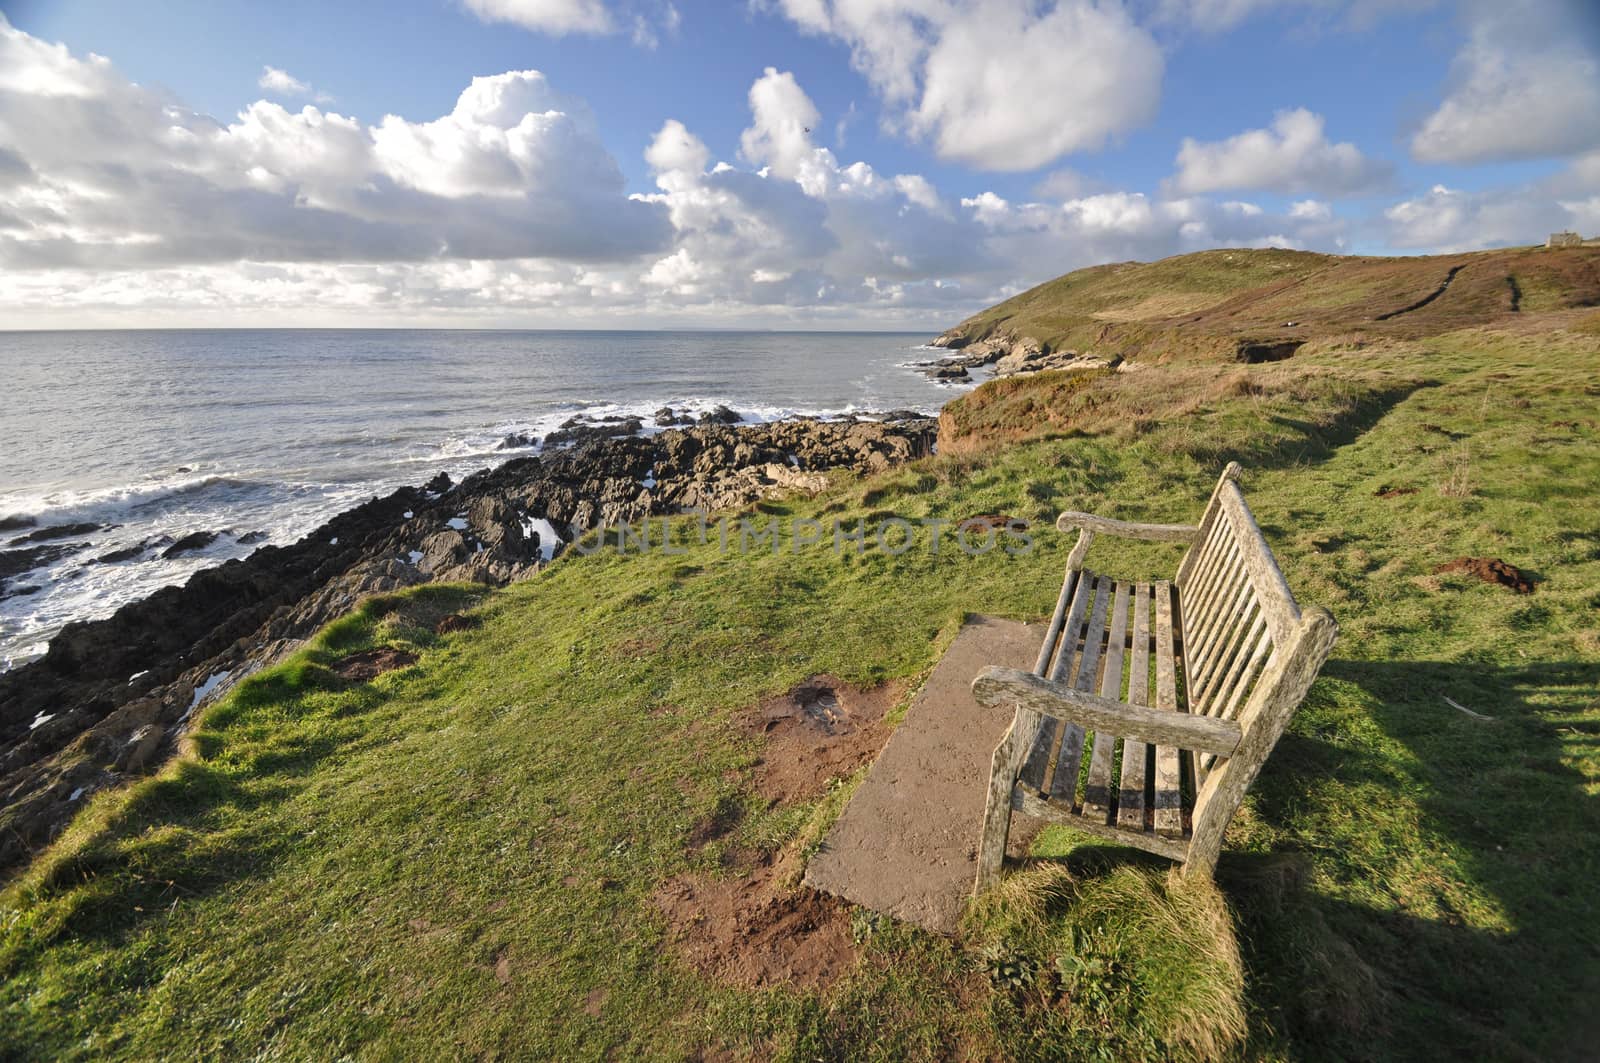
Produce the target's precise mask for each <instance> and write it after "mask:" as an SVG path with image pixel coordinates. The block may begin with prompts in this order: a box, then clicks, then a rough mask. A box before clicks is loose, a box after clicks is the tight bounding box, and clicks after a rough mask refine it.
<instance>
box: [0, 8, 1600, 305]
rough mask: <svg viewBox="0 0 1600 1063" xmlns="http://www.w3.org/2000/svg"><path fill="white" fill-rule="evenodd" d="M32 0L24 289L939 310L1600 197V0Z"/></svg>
mask: <svg viewBox="0 0 1600 1063" xmlns="http://www.w3.org/2000/svg"><path fill="white" fill-rule="evenodd" d="M0 10H3V11H4V15H5V18H6V19H7V20H8V23H9V25H7V26H6V27H5V43H4V48H5V50H6V54H4V55H0V63H5V64H8V65H10V66H11V68H12V70H13V71H14V73H13V75H12V76H11V77H10V78H9V79H7V78H5V77H4V76H0V173H3V172H4V169H5V167H4V160H5V159H6V158H8V157H13V156H14V157H16V158H18V159H20V160H22V162H21V163H19V164H17V165H15V166H14V167H13V168H14V169H15V170H16V171H17V172H18V173H24V174H26V175H28V176H27V177H26V178H23V179H19V180H17V181H13V182H12V184H11V185H10V186H9V191H8V187H7V186H6V185H4V184H0V306H4V307H5V309H0V327H7V326H9V327H32V326H35V325H48V326H52V327H55V326H61V325H68V324H75V323H82V324H93V325H103V324H110V325H115V324H136V323H154V324H213V323H224V324H226V323H239V324H285V325H288V324H376V323H390V322H393V323H401V324H411V323H416V324H424V323H426V324H494V325H517V324H527V325H577V326H583V325H596V326H603V325H605V324H612V323H628V324H640V325H645V326H649V325H672V324H685V325H699V324H719V323H728V324H761V325H785V326H797V327H806V326H808V325H815V326H817V327H828V326H832V325H841V326H843V325H848V326H863V325H864V326H868V327H872V326H879V327H903V326H908V325H909V326H913V327H923V326H924V325H926V326H927V327H937V326H938V325H939V324H941V323H944V322H947V321H949V320H952V319H954V318H958V317H959V316H961V315H962V314H964V313H965V312H968V311H970V310H973V309H976V308H978V307H980V306H982V305H985V304H986V303H988V302H990V301H992V300H994V299H996V298H1001V297H1004V296H1005V295H1007V294H1010V293H1011V292H1014V291H1016V290H1020V289H1021V288H1023V287H1026V286H1027V285H1029V284H1032V283H1036V282H1038V281H1039V280H1043V279H1046V278H1048V277H1049V276H1053V275H1055V274H1056V273H1059V272H1063V271H1065V270H1066V269H1070V268H1076V267H1078V266H1081V265H1087V264H1091V263H1094V262H1098V261H1106V260H1113V259H1122V258H1132V257H1137V258H1150V257H1160V256H1161V255H1163V254H1172V253H1179V252H1183V251H1189V250H1197V249H1199V248H1200V247H1201V246H1212V245H1218V244H1236V245H1240V246H1252V245H1253V246H1262V245H1278V246H1292V247H1302V248H1306V249H1313V250H1326V251H1341V252H1358V253H1425V252H1432V251H1444V250H1458V249H1465V248H1474V247H1485V246H1496V245H1503V244H1515V243H1531V242H1535V241H1538V240H1541V239H1542V238H1543V236H1544V235H1545V233H1546V232H1547V231H1548V230H1549V229H1552V228H1563V227H1568V226H1574V227H1579V228H1586V229H1590V230H1593V229H1596V228H1600V154H1597V151H1600V60H1597V57H1600V7H1597V5H1594V4H1591V3H1589V2H1587V0H1506V2H1503V3H1502V2H1497V3H1489V2H1487V0H1458V2H1452V0H1392V2H1387V3H1384V2H1379V0H1192V2H1183V0H1130V2H1128V3H1117V2H1115V0H1057V2H1044V3H1034V2H1027V0H991V2H990V3H988V4H980V5H974V4H968V5H962V4H954V3H947V2H943V0H763V2H760V3H756V4H751V5H745V4H706V3H693V2H687V0H675V2H674V3H668V2H667V0H637V2H635V0H428V2H422V3H409V4H408V3H399V2H397V3H392V4H382V5H379V4H354V3H351V4H335V5H327V4H311V3H299V2H279V3H276V4H273V5H261V4H245V3H232V2H224V0H212V2H210V3H192V2H168V3H165V4H162V5H131V4H126V3H111V2H102V0H55V2H50V3H42V2H28V0H24V2H21V3H10V4H5V5H3V7H0ZM91 54H94V55H99V56H103V57H105V58H106V60H109V65H108V64H106V63H100V62H97V61H95V60H92V59H91V58H90V56H91ZM269 68H270V69H269ZM274 70H275V71H278V72H279V73H278V74H276V75H274V74H271V71H274ZM523 71H537V72H539V73H538V75H530V76H523V77H513V78H512V79H511V80H505V79H506V78H507V77H508V76H509V75H513V74H515V72H523ZM497 77H498V78H501V79H502V80H500V81H495V82H486V83H484V84H485V88H484V92H483V94H480V95H479V96H477V97H475V100H476V102H475V103H473V104H472V105H471V107H468V108H467V109H466V110H463V107H462V106H460V105H458V100H466V97H464V96H463V92H464V90H466V89H467V87H468V86H469V85H470V84H472V83H473V79H474V78H491V79H492V78H497ZM62 79H65V81H67V82H71V83H73V84H74V85H75V86H76V87H74V88H73V89H72V90H71V91H70V92H69V91H66V90H62V89H59V87H52V86H54V85H56V84H57V82H58V81H60V80H62ZM491 96H492V97H493V101H490V100H489V97H491ZM758 97H759V99H760V101H761V103H760V104H759V105H758ZM63 100H69V101H70V103H66V102H63ZM494 101H498V102H494ZM506 101H510V102H509V103H507V102H506ZM472 107H476V108H477V110H475V111H474V110H472ZM508 107H509V108H510V109H509V110H508V109H507V108H508ZM63 108H67V110H65V111H64V110H62V109H63ZM168 108H173V109H175V110H176V111H182V112H184V113H185V117H184V118H183V119H182V120H181V121H180V122H178V123H177V124H179V125H182V126H184V127H185V129H186V132H185V133H184V134H183V137H182V144H181V145H175V143H174V141H173V139H172V134H170V132H169V131H164V126H165V125H166V124H167V123H168V122H169V120H170V115H168V117H166V118H163V117H161V116H162V115H164V114H168V111H167V109H168ZM308 108H309V109H310V113H309V115H308V111H307V109H308ZM1534 108H1536V109H1537V113H1536V114H1534V113H1533V109H1534ZM469 111H470V112H471V113H468V112H469ZM525 113H533V114H538V115H549V114H556V115H559V116H560V117H559V120H541V122H540V123H539V128H538V129H537V130H534V131H532V132H524V133H523V134H514V133H512V134H508V132H507V131H508V130H511V129H514V128H515V127H516V126H517V124H518V120H520V119H521V118H522V116H523V114H525ZM452 114H453V115H454V116H455V117H454V118H452V119H450V128H449V129H444V128H442V127H436V126H429V123H435V122H437V121H438V120H440V119H441V118H444V117H445V116H451V115H452ZM335 115H336V116H340V117H339V119H338V120H337V121H335V120H332V119H330V118H329V117H328V116H335ZM389 115H392V116H397V119H396V121H395V122H393V123H391V124H390V125H389V127H388V128H389V134H388V135H387V136H385V135H381V134H379V133H378V132H377V130H378V129H379V127H380V126H384V125H385V116H389ZM401 120H403V121H401ZM669 122H677V123H681V130H682V134H681V137H680V136H679V134H678V133H677V132H676V131H675V129H676V128H677V127H669V126H668V125H667V123H669ZM104 123H110V124H111V125H113V126H114V127H115V128H116V129H117V130H118V132H117V133H116V134H114V135H112V136H109V137H108V136H106V135H104V134H103V133H102V134H101V135H98V136H91V135H90V131H91V130H95V129H102V128H103V127H104V125H103V124H104ZM52 130H54V131H56V132H52ZM61 130H66V131H67V132H66V133H65V134H64V135H58V134H59V131H61ZM74 130H77V131H80V132H81V133H82V137H81V139H75V138H74V136H73V135H72V134H73V131H74ZM120 137H125V138H126V141H127V142H126V143H118V142H117V140H118V138H120ZM519 137H520V139H519ZM529 137H532V138H534V139H532V140H529V139H528V138H529ZM663 138H664V139H663ZM674 138H677V139H678V140H682V141H683V143H684V144H687V145H688V147H687V149H686V150H685V151H678V152H672V151H666V149H665V147H664V146H663V147H662V150H661V151H658V152H656V153H655V154H654V155H653V156H652V155H651V150H652V145H657V146H662V145H665V144H666V141H673V142H674V143H676V142H677V140H674ZM463 144H466V145H470V146H471V152H472V158H470V159H467V160H466V161H465V162H464V161H463V159H462V145H463ZM1186 144H1187V145H1189V147H1188V148H1187V149H1186V147H1185V145H1186ZM486 145H488V146H486ZM664 159H668V160H669V161H670V165H669V164H668V163H667V162H663V160H664ZM332 160H336V162H335V161H332ZM852 166H855V167H856V168H855V169H852ZM863 166H864V167H865V168H863ZM718 167H723V169H722V170H721V171H719V169H718ZM130 175H132V178H133V179H132V180H130V179H129V178H130ZM8 195H9V196H10V198H9V199H8V198H7V196H8ZM74 197H81V198H80V199H75V198H74ZM108 201H109V202H108ZM117 204H120V205H121V206H122V212H121V215H120V216H119V214H118V211H117V210H116V209H115V206H116V205H117ZM197 204H198V205H197ZM74 207H76V209H73V208H74ZM8 219H9V221H10V224H9V225H8V224H7V221H8ZM208 234H209V236H210V238H208ZM7 296H9V298H5V297H7Z"/></svg>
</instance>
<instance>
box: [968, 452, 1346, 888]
mask: <svg viewBox="0 0 1600 1063" xmlns="http://www.w3.org/2000/svg"><path fill="white" fill-rule="evenodd" d="M1238 476H1239V467H1238V466H1237V465H1233V464H1230V465H1229V466H1228V468H1227V469H1225V470H1224V471H1223V474H1222V476H1221V477H1220V478H1219V479H1218V481H1217V485H1216V488H1215V490H1214V491H1213V492H1212V494H1211V501H1210V502H1209V504H1208V505H1207V506H1206V510H1205V512H1204V513H1203V514H1202V515H1201V519H1200V522H1199V523H1198V524H1197V525H1195V526H1193V527H1190V526H1187V525H1134V524H1129V523H1127V522H1121V521H1113V520H1105V519H1102V518H1098V517H1095V516H1093V515H1086V514H1066V515H1064V516H1063V517H1062V520H1061V526H1062V527H1063V528H1073V527H1075V528H1079V529H1080V533H1079V537H1078V542H1077V545H1076V546H1074V547H1073V549H1072V551H1071V554H1070V555H1069V556H1068V559H1067V569H1068V573H1067V577H1066V580H1065V581H1064V582H1063V585H1062V593H1061V595H1060V596H1059V597H1058V599H1057V602H1056V607H1055V610H1054V612H1053V613H1052V615H1051V619H1050V624H1049V627H1048V631H1047V633H1046V639H1045V645H1044V646H1043V647H1041V649H1040V653H1039V659H1038V663H1037V665H1036V666H1035V668H1034V671H1033V673H1032V674H1031V675H1030V674H1029V673H1027V672H1021V671H1018V670H1017V669H1012V668H998V667H990V668H986V669H984V670H983V671H982V672H981V673H980V674H979V676H978V677H977V678H976V679H975V680H974V683H973V693H974V694H975V695H976V696H977V697H978V700H979V701H980V702H982V703H983V704H986V705H996V704H1007V705H1012V706H1014V712H1015V715H1014V719H1013V722H1012V727H1011V729H1010V730H1008V731H1007V732H1006V736H1005V738H1004V739H1003V740H1002V741H1001V744H1000V746H999V747H998V748H997V749H996V750H995V754H994V757H993V758H992V760H991V768H990V784H989V796H988V806H987V807H986V808H985V810H984V829H983V835H982V837H981V839H980V844H979V849H978V874H977V888H978V889H979V890H982V889H984V888H986V887H987V886H989V885H992V884H993V883H994V882H996V881H997V880H998V878H999V876H1000V873H1001V868H1002V866H1003V864H1004V858H1005V843H1006V835H1007V833H1008V831H1009V829H1010V828H1009V824H1010V817H1011V814H1012V813H1013V811H1016V812H1022V813H1024V814H1028V815H1034V816H1038V817H1041V818H1044V819H1049V820H1052V821H1055V822H1059V823H1066V824H1068V825H1070V826H1072V827H1073V828H1075V829H1078V830H1082V831H1087V832H1088V833H1090V834H1094V835H1097V836H1099V837H1103V838H1110V839H1113V840H1116V841H1120V842H1125V843H1126V844H1129V845H1133V846H1136V847H1138V848H1141V849H1145V850H1147V851H1149V852H1154V853H1160V854H1162V855H1164V856H1169V857H1172V858H1173V859H1181V860H1183V862H1184V870H1185V872H1186V873H1199V874H1209V873H1210V872H1211V869H1212V867H1213V866H1214V865H1215V863H1216V859H1217V852H1218V850H1219V849H1220V848H1221V845H1222V838H1223V834H1224V832H1225V830H1226V828H1227V825H1228V821H1229V820H1230V819H1231V818H1232V817H1233V815H1234V814H1235V813H1236V812H1237V811H1238V808H1239V805H1240V803H1241V802H1242V801H1243V799H1244V795H1245V792H1246V790H1247V789H1248V788H1249V786H1250V784H1251V782H1252V781H1253V780H1254V779H1255V777H1256V775H1257V774H1258V773H1259V772H1260V770H1261V766H1262V763H1263V762H1264V761H1265V760H1266V757H1267V754H1268V753H1269V752H1270V751H1271V749H1272V747H1273V745H1274V744H1276V742H1277V740H1278V736H1279V735H1280V734H1281V733H1282V731H1283V727H1284V725H1285V724H1286V723H1287V721H1288V719H1289V716H1290V714H1292V713H1293V711H1294V709H1295V707H1296V706H1298V705H1299V703H1300V701H1301V700H1302V699H1303V698H1304V696H1305V693H1306V690H1307V688H1308V687H1309V686H1310V684H1311V682H1312V680H1313V679H1315V677H1316V674H1317V672H1318V670H1319V669H1320V668H1321V667H1322V664H1323V662H1324V661H1325V660H1326V659H1327V655H1328V652H1329V649H1330V648H1331V647H1332V645H1333V640H1334V638H1335V637H1336V636H1337V632H1338V629H1337V626H1336V625H1335V624H1334V623H1333V619H1332V617H1330V616H1328V614H1327V613H1326V611H1324V610H1321V609H1316V608H1308V609H1307V610H1305V611H1304V612H1303V613H1302V610H1301V609H1300V607H1299V605H1298V604H1297V603H1296V602H1295V600H1294V597H1293V595H1292V594H1291V593H1290V591H1289V587H1288V583H1287V582H1286V581H1285V580H1284V578H1283V574H1282V572H1281V571H1279V569H1278V565H1277V562H1276V560H1275V559H1274V558H1273V556H1272V551H1271V550H1270V549H1269V548H1268V546H1267V543H1266V540H1265V539H1264V538H1263V537H1262V535H1261V528H1260V526H1259V525H1258V524H1257V523H1256V521H1255V517H1254V516H1253V515H1252V514H1251V513H1250V508H1249V506H1248V505H1246V504H1245V500H1244V495H1243V493H1242V492H1241V491H1240V490H1239V487H1238V484H1237V482H1236V481H1237V479H1238ZM1097 534H1104V535H1122V536H1125V537H1135V538H1153V539H1158V540H1165V541H1170V542H1187V543H1188V544H1189V546H1188V549H1187V550H1186V551H1185V553H1184V557H1183V560H1182V562H1181V563H1180V564H1179V566H1178V574H1177V576H1176V578H1175V579H1174V580H1172V581H1159V582H1155V583H1123V582H1118V581H1115V580H1112V579H1110V578H1109V577H1106V576H1102V575H1096V574H1094V573H1092V572H1089V571H1087V570H1086V569H1085V568H1084V562H1085V560H1086V558H1087V556H1088V552H1089V547H1090V545H1091V544H1092V543H1093V541H1094V538H1095V536H1096V535H1097ZM1124 665H1126V667H1127V672H1126V675H1127V680H1126V693H1124V692H1123V691H1124V679H1123V675H1124ZM1152 676H1153V680H1152ZM1096 690H1098V693H1094V692H1093V691H1096ZM1130 736H1137V737H1130ZM1119 745H1120V750H1119ZM1086 746H1087V747H1088V748H1085V747H1086ZM1085 757H1087V758H1088V765H1087V768H1086V769H1084V768H1083V760H1084V758H1085ZM1080 770H1082V772H1083V774H1084V776H1085V779H1086V783H1085V787H1084V792H1083V795H1082V798H1083V799H1082V805H1081V812H1080V811H1077V810H1075V804H1076V802H1077V798H1078V794H1077V783H1078V779H1079V774H1080ZM1047 778H1048V780H1049V786H1048V789H1046V787H1045V780H1046V779H1047ZM1190 784H1192V787H1191V785H1190ZM1190 798H1192V800H1193V810H1192V820H1191V819H1190V818H1189V817H1188V816H1186V813H1185V803H1186V800H1187V799H1190Z"/></svg>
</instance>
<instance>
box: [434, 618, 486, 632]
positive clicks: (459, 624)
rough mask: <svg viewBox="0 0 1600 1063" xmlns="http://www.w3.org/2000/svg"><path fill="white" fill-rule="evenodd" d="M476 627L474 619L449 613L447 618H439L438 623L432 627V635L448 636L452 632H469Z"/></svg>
mask: <svg viewBox="0 0 1600 1063" xmlns="http://www.w3.org/2000/svg"><path fill="white" fill-rule="evenodd" d="M477 626H478V621H477V619H476V618H474V617H470V616H465V615H463V614H461V613H451V614H450V615H449V616H445V617H441V618H440V619H439V622H438V623H437V624H435V625H433V633H434V634H435V635H448V634H450V633H451V632H452V631H471V630H472V629H473V628H475V627H477Z"/></svg>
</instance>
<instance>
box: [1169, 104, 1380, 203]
mask: <svg viewBox="0 0 1600 1063" xmlns="http://www.w3.org/2000/svg"><path fill="white" fill-rule="evenodd" d="M1323 125H1324V123H1323V119H1322V116H1321V115H1319V114H1314V113H1313V112H1311V111H1308V110H1306V109H1305V108H1303V107H1301V108H1296V109H1295V110H1292V111H1279V112H1278V114H1277V116H1276V117H1274V118H1273V120H1272V127H1271V128H1270V129H1251V130H1247V131H1245V132H1243V133H1239V134H1237V135H1235V136H1231V137H1229V138H1228V139H1227V140H1222V141H1215V142H1211V143H1204V142H1201V141H1198V140H1195V139H1193V138H1191V137H1185V138H1184V140H1183V144H1182V146H1181V147H1180V148H1179V149H1178V159H1177V165H1178V172H1177V173H1176V174H1175V175H1174V176H1173V178H1172V186H1173V188H1174V189H1175V190H1176V191H1178V192H1180V193H1183V194H1188V195H1192V194H1195V193H1200V192H1217V191H1222V190H1224V189H1261V190H1264V191H1270V192H1282V193H1285V194H1292V193H1296V192H1316V193H1320V194H1322V195H1331V196H1347V195H1354V194H1358V193H1361V192H1363V191H1368V190H1371V189H1372V188H1374V187H1376V186H1377V185H1378V184H1380V183H1381V182H1383V181H1385V180H1386V179H1387V178H1388V177H1389V175H1390V172H1391V170H1390V167H1389V166H1388V165H1387V164H1385V163H1382V162H1379V161H1377V160H1374V159H1369V158H1368V157H1367V156H1365V155H1363V154H1362V153H1361V150H1360V149H1359V148H1357V147H1356V146H1355V145H1354V144H1351V143H1338V144H1335V143H1331V142H1330V141H1329V140H1328V138H1327V135H1326V133H1325V131H1324V128H1323Z"/></svg>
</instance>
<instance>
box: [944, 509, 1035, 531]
mask: <svg viewBox="0 0 1600 1063" xmlns="http://www.w3.org/2000/svg"><path fill="white" fill-rule="evenodd" d="M956 527H958V528H966V529H968V530H969V531H1004V530H1005V529H1006V528H1016V529H1017V530H1018V531H1027V530H1028V522H1027V521H1025V520H1023V519H1022V518H1021V517H1012V516H1007V515H1006V514H1004V513H980V514H978V515H977V516H976V517H968V518H967V519H965V520H962V521H958V522H957V523H956Z"/></svg>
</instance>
